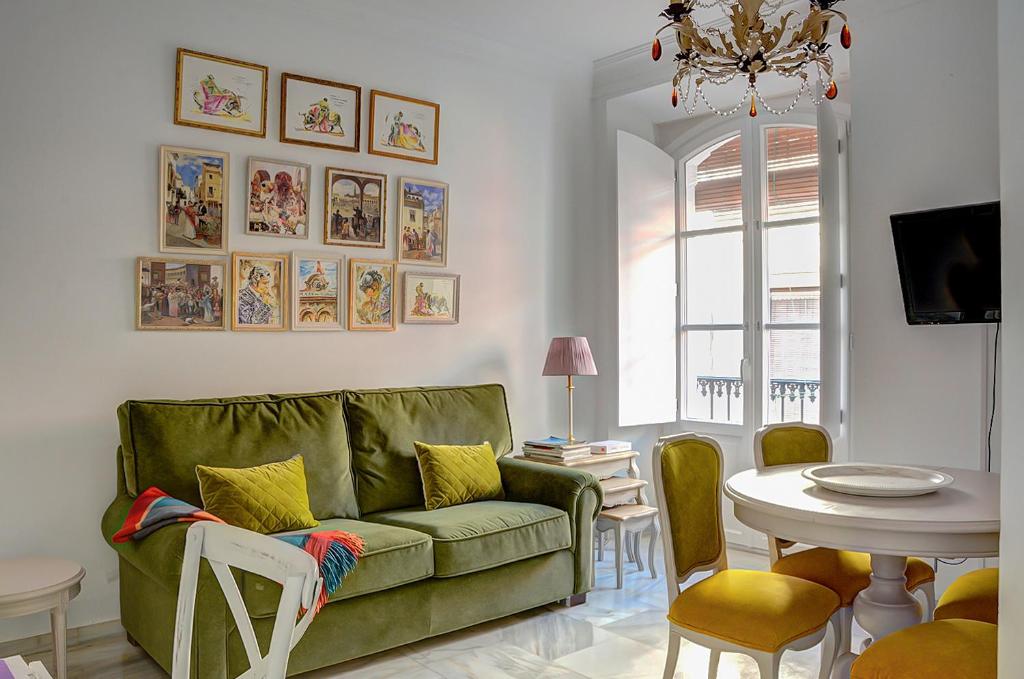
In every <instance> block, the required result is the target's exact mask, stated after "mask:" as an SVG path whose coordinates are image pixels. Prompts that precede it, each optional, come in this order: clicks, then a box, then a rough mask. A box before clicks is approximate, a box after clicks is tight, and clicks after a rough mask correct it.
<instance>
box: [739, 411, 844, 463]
mask: <svg viewBox="0 0 1024 679" xmlns="http://www.w3.org/2000/svg"><path fill="white" fill-rule="evenodd" d="M831 461H832V437H831V436H830V435H829V433H828V430H827V429H825V428H824V427H821V426H818V425H816V424H805V423H803V422H784V423H782V424H769V425H767V426H765V427H761V428H760V429H758V430H757V433H756V434H754V464H756V465H757V468H758V469H767V468H768V467H774V466H776V465H780V464H808V463H815V462H817V463H821V464H825V463H827V462H831Z"/></svg>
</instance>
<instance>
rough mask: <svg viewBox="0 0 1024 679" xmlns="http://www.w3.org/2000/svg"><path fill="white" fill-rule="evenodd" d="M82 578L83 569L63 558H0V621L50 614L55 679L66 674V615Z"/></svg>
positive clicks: (63, 678)
mask: <svg viewBox="0 0 1024 679" xmlns="http://www.w3.org/2000/svg"><path fill="white" fill-rule="evenodd" d="M84 577H85V569H83V568H82V567H81V566H80V565H78V564H77V563H74V562H73V561H65V560H64V559H50V558H46V557H27V558H21V559H0V618H13V617H17V616H21V615H29V614H31V613H39V612H41V611H49V612H50V625H51V627H52V629H53V664H54V667H55V669H56V672H57V679H66V677H67V675H68V667H67V612H68V606H69V604H70V603H71V600H72V599H74V598H75V597H76V596H78V593H79V592H80V591H81V589H82V585H81V583H82V578H84Z"/></svg>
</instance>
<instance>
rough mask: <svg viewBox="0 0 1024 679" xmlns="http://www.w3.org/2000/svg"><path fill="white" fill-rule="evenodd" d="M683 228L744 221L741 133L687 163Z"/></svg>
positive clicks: (702, 227)
mask: <svg viewBox="0 0 1024 679" xmlns="http://www.w3.org/2000/svg"><path fill="white" fill-rule="evenodd" d="M685 176H686V194H685V195H684V196H683V200H684V201H685V206H686V230H687V231H700V230H701V229H717V228H720V227H726V226H739V225H741V224H743V189H742V183H741V179H742V177H743V164H742V156H741V155H740V136H739V135H738V134H737V135H736V136H735V137H732V138H730V139H727V140H725V141H723V142H721V143H720V144H718V145H716V146H712V147H711V148H709V149H706V150H704V151H702V152H701V153H698V154H697V155H696V156H694V157H693V158H691V159H690V160H689V161H687V163H686V171H685Z"/></svg>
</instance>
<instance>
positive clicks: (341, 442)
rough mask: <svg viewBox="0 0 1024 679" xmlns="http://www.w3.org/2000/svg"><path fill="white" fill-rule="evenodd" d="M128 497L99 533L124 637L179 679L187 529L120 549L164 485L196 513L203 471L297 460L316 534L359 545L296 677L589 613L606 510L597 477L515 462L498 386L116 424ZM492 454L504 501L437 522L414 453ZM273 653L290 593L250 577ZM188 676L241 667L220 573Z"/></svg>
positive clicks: (452, 512)
mask: <svg viewBox="0 0 1024 679" xmlns="http://www.w3.org/2000/svg"><path fill="white" fill-rule="evenodd" d="M118 420H119V423H120V432H121V445H120V448H119V449H118V456H117V469H118V473H117V488H118V492H117V498H116V499H115V500H114V502H113V503H112V504H111V505H110V507H109V509H107V511H106V513H105V514H104V517H103V521H102V530H103V536H104V538H105V539H106V540H107V542H108V543H109V544H111V547H113V548H114V549H115V550H116V551H117V554H118V562H119V572H120V599H121V623H122V625H123V626H124V628H125V630H126V631H127V633H128V635H129V638H130V639H131V640H132V641H133V642H134V643H137V644H138V645H140V646H141V647H142V648H143V649H145V651H146V652H147V653H149V655H151V656H152V657H153V658H154V659H155V660H156V661H157V662H158V663H159V664H160V665H161V666H162V667H163V668H164V669H165V670H168V671H170V668H171V646H172V638H173V634H174V615H175V606H176V602H177V595H178V579H179V576H180V573H181V561H182V555H183V550H184V543H185V531H186V530H187V526H186V525H184V524H182V525H176V526H171V527H167V528H163V529H161V530H159V531H157V532H156V533H154V534H153V535H151V536H150V537H148V538H146V539H145V540H142V541H140V542H138V543H131V544H126V545H115V544H113V543H110V537H111V536H112V535H113V534H114V532H115V531H116V530H117V529H118V528H119V527H120V525H121V523H122V522H123V521H124V519H125V516H126V515H127V513H128V508H129V507H130V506H131V504H132V501H133V498H134V497H136V496H137V495H138V493H140V492H141V491H143V490H145V489H146V488H148V487H150V486H157V487H159V488H160V489H162V490H164V491H166V492H167V493H169V494H170V495H172V496H174V497H178V498H181V499H183V500H186V501H188V502H191V503H194V504H197V505H200V504H201V500H200V497H199V487H198V482H197V480H196V475H195V466H196V465H197V464H206V465H214V466H222V467H249V466H254V465H259V464H264V463H267V462H272V461H279V460H283V459H287V458H288V457H291V456H292V455H294V454H296V453H301V454H302V456H303V458H304V460H305V466H306V476H307V484H308V491H309V501H310V508H311V510H312V512H313V514H314V516H316V518H317V519H318V520H319V521H320V527H319V529H314V530H324V529H341V530H346V531H351V532H353V533H357V534H359V535H361V536H362V537H363V539H364V540H365V543H366V549H365V553H364V555H363V558H362V559H361V560H360V562H359V565H358V566H357V568H356V569H355V571H353V573H352V574H351V575H350V576H349V577H348V578H347V579H346V580H345V582H344V584H343V586H342V587H341V588H340V589H339V590H338V591H337V592H335V593H334V595H333V596H332V598H331V600H330V602H329V603H328V604H327V606H325V607H324V609H323V610H322V611H321V612H320V613H319V614H318V615H317V617H316V619H315V620H314V621H313V624H312V626H311V627H310V628H309V630H308V631H307V632H306V634H305V636H304V637H303V638H302V640H301V641H300V642H299V644H298V646H296V648H295V649H294V651H293V652H292V655H291V660H290V662H289V666H288V670H289V674H297V673H299V672H305V671H308V670H312V669H316V668H319V667H325V666H328V665H334V664H337V663H340V662H343V661H345V660H349V659H351V658H357V657H360V656H364V655H368V654H370V653H375V652H377V651H382V650H385V649H388V648H393V647H396V646H400V645H402V644H408V643H410V642H414V641H417V640H419V639H424V638H426V637H430V636H433V635H437V634H442V633H445V632H450V631H452V630H457V629H460V628H463V627H467V626H469V625H474V624H476V623H480V622H484V621H487V620H492V619H495V618H499V617H503V616H506V615H510V614H512V613H516V612H519V611H523V610H526V609H529V608H533V607H536V606H540V605H543V604H547V603H552V602H556V601H561V600H565V601H566V602H567V603H571V604H575V603H580V602H581V601H582V600H585V597H586V592H587V591H588V590H589V589H590V583H591V568H592V567H593V564H592V552H591V544H592V536H593V523H594V520H595V518H596V516H597V512H598V511H599V510H600V507H601V501H602V495H601V488H600V486H599V485H598V483H597V481H596V479H595V478H594V477H593V476H591V475H589V474H587V473H585V472H578V471H572V470H567V469H562V468H559V467H553V466H549V465H542V464H537V463H531V462H526V461H523V460H518V459H512V458H511V457H506V456H507V455H508V453H509V452H510V451H511V450H512V447H513V445H512V431H511V425H510V423H509V416H508V408H507V403H506V399H505V391H504V389H503V388H502V387H501V386H499V385H481V386H472V387H453V388H440V387H438V388H412V389H388V390H368V391H333V392H325V393H317V394H289V395H264V396H244V397H238V398H227V399H206V400H197V401H128V402H126V403H124V404H122V405H121V406H120V408H119V409H118ZM414 440H420V441H425V442H428V443H451V444H475V443H481V442H482V441H490V443H491V445H492V446H493V447H494V450H495V454H496V455H497V456H498V457H499V460H498V465H499V468H500V469H501V477H502V484H503V487H504V491H505V499H504V500H501V501H487V502H475V503H471V504H466V505H461V506H455V507H447V508H444V509H437V510H433V511H427V510H426V509H425V508H424V500H423V491H422V487H421V483H420V476H419V468H418V466H417V463H416V457H415V453H414V450H413V441H414ZM238 580H239V589H240V590H241V592H242V595H243V597H244V599H245V600H246V604H247V607H248V609H249V611H250V614H251V615H252V616H253V617H254V627H255V630H256V633H257V635H258V636H260V638H261V642H262V643H266V642H268V641H269V637H270V633H271V626H272V623H273V616H274V614H275V612H276V610H277V600H278V597H279V594H280V587H279V586H277V585H275V584H273V583H270V582H269V581H267V580H264V579H262V578H259V577H257V576H254V575H252V574H238ZM193 643H194V651H193V656H192V657H193V668H192V676H195V677H201V678H203V679H206V678H210V679H212V678H218V679H222V678H223V677H234V676H237V675H238V674H240V673H242V672H243V671H245V670H246V669H248V663H247V661H246V658H245V652H244V650H243V648H242V643H241V640H240V637H239V635H238V632H237V630H236V629H235V627H234V622H233V619H232V617H231V614H230V613H229V612H228V611H227V607H226V603H225V601H224V598H223V596H222V595H221V593H220V588H219V586H218V585H217V583H216V580H215V578H214V577H213V573H212V571H210V569H209V567H208V566H206V565H205V564H204V565H203V567H202V569H201V571H200V581H199V587H198V595H197V600H196V627H195V638H194V641H193Z"/></svg>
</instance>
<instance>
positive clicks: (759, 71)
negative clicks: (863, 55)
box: [651, 0, 853, 117]
mask: <svg viewBox="0 0 1024 679" xmlns="http://www.w3.org/2000/svg"><path fill="white" fill-rule="evenodd" d="M841 1H842V0H810V10H809V11H808V13H807V16H806V17H804V19H803V21H802V22H799V24H798V21H797V20H795V19H794V17H796V16H797V14H798V13H797V12H796V11H790V12H787V13H785V14H783V15H782V16H780V17H778V19H777V20H776V21H775V22H774V23H770V22H769V18H770V17H769V15H771V14H774V13H776V12H778V11H779V10H780V9H781V8H782V6H783V4H784V3H785V0H684V1H683V2H673V3H672V4H670V5H669V6H668V8H667V9H666V10H665V11H664V12H662V13H661V16H662V17H664V18H666V19H668V20H669V23H667V24H665V25H664V26H662V27H661V28H660V29H658V32H657V33H656V34H655V37H654V44H653V45H652V46H651V57H652V58H653V59H654V60H655V61H658V60H659V59H661V57H662V56H663V47H662V44H661V38H660V37H659V36H660V35H661V34H662V33H663V32H664V31H666V30H672V31H673V32H674V33H675V37H676V44H677V45H678V48H679V51H678V52H677V53H676V56H675V61H676V74H675V77H674V78H673V79H672V105H673V106H678V105H679V104H680V103H682V105H683V109H684V110H685V111H686V113H687V115H693V113H694V112H695V111H696V110H697V104H698V101H703V102H704V104H705V105H706V106H707V107H708V109H710V110H711V111H714V112H715V113H716V114H717V115H719V116H730V115H732V114H734V113H736V112H737V111H739V110H740V108H742V107H743V105H744V104H745V103H746V101H747V100H748V99H749V100H750V115H751V117H754V116H757V111H758V109H757V103H758V102H760V103H761V106H762V107H764V109H765V110H767V111H769V112H770V113H774V114H777V115H782V114H785V113H789V112H790V111H792V110H793V109H794V108H796V105H797V103H799V101H800V99H801V98H802V97H803V96H804V95H805V94H810V97H811V101H812V102H813V103H814V105H815V106H817V105H819V104H821V102H822V101H823V100H824V99H826V98H827V99H835V98H836V97H837V96H838V95H839V86H838V85H836V82H835V79H834V78H833V64H832V55H831V54H829V49H830V48H831V47H832V46H831V45H830V44H829V43H828V42H826V39H827V38H828V34H829V23H830V22H831V21H832V20H834V19H842V20H843V22H844V25H843V30H842V32H841V33H840V36H839V41H840V44H841V45H842V46H843V47H844V48H845V49H850V46H851V45H852V44H853V36H852V34H851V32H850V26H849V24H848V22H847V18H846V15H845V14H843V13H842V12H839V11H837V10H835V9H833V7H834V6H835V5H836V4H837V3H839V2H841ZM711 7H719V8H720V9H721V10H722V12H723V13H724V14H725V16H726V19H727V20H728V22H729V24H730V25H731V29H730V30H728V31H722V30H720V29H718V28H704V27H702V26H700V25H698V23H697V22H696V21H695V20H694V18H693V12H694V10H696V9H708V8H711ZM766 17H768V18H766ZM769 74H774V75H776V76H779V77H782V78H799V80H800V85H799V88H798V90H797V93H796V96H795V97H794V98H793V101H792V103H791V104H789V105H788V106H787V107H785V108H783V109H775V108H773V107H772V106H771V105H769V104H768V102H767V101H765V98H764V97H763V96H762V95H761V93H760V92H759V91H758V79H759V78H761V77H763V76H766V75H769ZM737 78H743V79H745V80H746V82H747V88H746V90H745V92H744V94H743V96H742V98H741V99H740V101H739V103H737V104H736V106H734V107H733V108H731V109H720V108H718V107H717V106H714V105H713V104H712V103H711V102H710V101H709V100H708V97H707V94H706V93H705V88H706V87H707V85H708V84H711V85H719V86H720V85H726V84H728V83H731V82H733V81H734V80H735V79H737ZM812 82H815V83H816V84H817V88H816V91H813V92H812Z"/></svg>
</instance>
